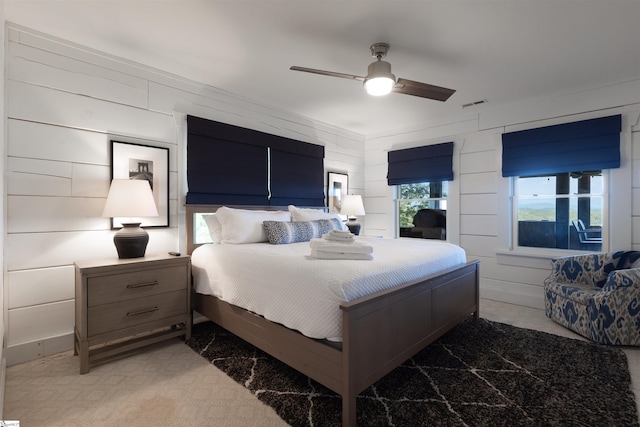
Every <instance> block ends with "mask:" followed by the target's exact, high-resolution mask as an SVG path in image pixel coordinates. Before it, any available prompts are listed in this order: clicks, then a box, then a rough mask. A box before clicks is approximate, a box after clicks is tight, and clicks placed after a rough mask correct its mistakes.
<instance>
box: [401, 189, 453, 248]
mask: <svg viewBox="0 0 640 427" xmlns="http://www.w3.org/2000/svg"><path fill="white" fill-rule="evenodd" d="M397 188H398V224H399V230H398V235H399V236H400V237H423V238H438V239H444V238H445V237H446V235H445V230H446V210H447V196H448V191H449V183H448V182H447V181H443V182H421V183H417V184H401V185H398V187H397ZM421 209H430V210H434V211H436V212H437V217H438V218H442V219H441V220H439V221H438V224H434V225H435V226H437V227H438V228H442V231H437V232H436V234H435V235H432V234H429V233H424V232H417V231H418V230H417V229H416V227H415V226H414V217H415V215H416V214H417V213H418V211H420V210H421ZM435 221H436V220H435V219H434V220H433V222H435ZM430 222H431V221H430Z"/></svg>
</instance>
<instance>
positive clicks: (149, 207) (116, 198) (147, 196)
mask: <svg viewBox="0 0 640 427" xmlns="http://www.w3.org/2000/svg"><path fill="white" fill-rule="evenodd" d="M102 216H103V217H147V216H158V208H157V207H156V203H155V201H154V200H153V192H152V191H151V186H150V185H149V181H146V180H136V179H114V180H113V181H111V188H109V194H108V195H107V202H106V203H105V205H104V211H103V212H102Z"/></svg>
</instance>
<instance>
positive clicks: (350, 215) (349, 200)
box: [340, 194, 365, 236]
mask: <svg viewBox="0 0 640 427" xmlns="http://www.w3.org/2000/svg"><path fill="white" fill-rule="evenodd" d="M340 214H341V215H346V216H347V219H348V221H347V228H348V229H349V231H351V232H352V233H353V234H355V235H356V236H357V235H359V234H360V224H359V223H358V221H357V220H356V215H365V213H364V204H363V203H362V196H360V195H359V194H347V195H345V196H344V198H343V199H342V207H341V208H340Z"/></svg>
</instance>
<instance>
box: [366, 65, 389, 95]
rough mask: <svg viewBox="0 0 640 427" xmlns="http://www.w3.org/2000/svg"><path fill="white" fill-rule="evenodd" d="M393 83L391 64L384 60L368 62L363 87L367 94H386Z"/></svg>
mask: <svg viewBox="0 0 640 427" xmlns="http://www.w3.org/2000/svg"><path fill="white" fill-rule="evenodd" d="M395 84H396V76H394V75H393V74H391V64H389V63H388V62H386V61H376V62H372V63H371V64H369V73H368V74H367V77H366V78H365V80H364V88H365V89H366V91H367V93H368V94H369V95H373V96H382V95H386V94H388V93H390V92H391V90H392V89H393V86H394V85H395Z"/></svg>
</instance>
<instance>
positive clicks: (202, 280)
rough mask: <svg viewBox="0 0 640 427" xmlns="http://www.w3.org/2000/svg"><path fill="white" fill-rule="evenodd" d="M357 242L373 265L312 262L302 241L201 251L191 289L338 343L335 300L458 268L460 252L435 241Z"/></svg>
mask: <svg viewBox="0 0 640 427" xmlns="http://www.w3.org/2000/svg"><path fill="white" fill-rule="evenodd" d="M357 239H358V241H363V242H367V244H370V245H371V246H372V247H373V257H374V259H373V260H338V261H336V260H323V259H313V258H311V257H310V256H309V254H310V252H311V248H310V245H309V242H301V243H292V244H288V245H271V244H269V243H251V244H242V245H215V244H207V245H203V246H200V247H199V248H197V249H196V250H195V251H194V252H193V254H192V256H191V262H192V269H193V278H194V287H195V291H196V292H198V293H201V294H207V295H214V296H216V297H218V298H220V299H222V300H224V301H226V302H229V303H231V304H234V305H237V306H240V307H243V308H245V309H247V310H249V311H252V312H254V313H257V314H260V315H261V316H264V317H265V318H266V319H268V320H270V321H273V322H277V323H281V324H283V325H285V326H287V327H288V328H291V329H296V330H298V331H300V332H301V333H303V334H304V335H306V336H308V337H311V338H317V339H328V340H332V341H341V340H342V312H341V310H340V307H339V306H340V304H341V303H342V302H344V301H351V300H354V299H357V298H360V297H363V296H366V295H370V294H372V293H375V292H377V291H380V290H384V289H388V288H391V287H393V286H396V285H399V284H402V283H405V282H409V281H412V280H415V279H419V278H421V277H424V276H428V275H430V274H432V273H435V272H437V271H440V270H444V269H447V268H450V267H455V266H458V265H461V264H464V263H465V262H466V255H465V252H464V250H463V249H462V248H461V247H459V246H456V245H453V244H450V243H446V242H443V241H439V240H426V239H379V238H367V237H358V238H357Z"/></svg>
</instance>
